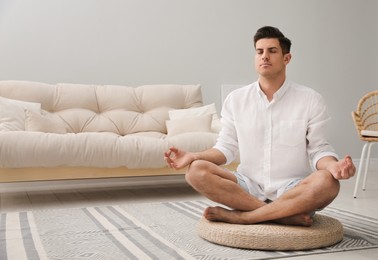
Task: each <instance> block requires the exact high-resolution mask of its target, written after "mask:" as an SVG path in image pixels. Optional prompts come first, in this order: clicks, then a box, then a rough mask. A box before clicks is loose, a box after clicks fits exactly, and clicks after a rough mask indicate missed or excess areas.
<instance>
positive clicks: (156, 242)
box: [107, 206, 184, 260]
mask: <svg viewBox="0 0 378 260" xmlns="http://www.w3.org/2000/svg"><path fill="white" fill-rule="evenodd" d="M107 208H108V209H109V210H110V211H111V212H112V213H114V215H116V216H117V217H118V218H120V219H122V220H123V221H124V222H126V223H127V224H128V225H130V226H133V227H135V228H136V231H137V232H138V233H140V234H141V235H142V236H143V237H144V238H146V239H147V240H149V241H150V242H151V243H152V244H154V245H155V246H156V247H157V248H159V249H160V250H162V251H164V252H165V253H167V255H168V256H170V257H173V259H183V260H184V258H183V257H181V256H180V254H179V253H177V251H176V250H174V249H173V248H171V247H168V246H167V245H166V244H164V243H162V242H161V241H160V240H158V239H156V238H155V237H153V236H152V235H151V234H150V233H149V232H148V231H146V230H144V229H143V228H141V227H139V226H138V225H136V224H135V223H134V222H133V221H132V220H130V219H129V218H127V217H126V216H125V215H123V214H121V213H120V212H119V211H117V210H116V209H115V208H114V207H112V206H108V207H107ZM115 225H117V226H118V227H120V228H121V226H120V225H118V224H116V223H115ZM145 249H146V250H147V251H149V250H148V249H147V248H145ZM150 256H151V257H155V258H156V259H161V257H160V256H159V257H156V256H155V255H153V254H151V255H150Z"/></svg>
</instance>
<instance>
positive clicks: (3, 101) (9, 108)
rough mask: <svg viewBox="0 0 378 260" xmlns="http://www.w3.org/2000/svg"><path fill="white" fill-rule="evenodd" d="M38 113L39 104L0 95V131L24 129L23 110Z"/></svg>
mask: <svg viewBox="0 0 378 260" xmlns="http://www.w3.org/2000/svg"><path fill="white" fill-rule="evenodd" d="M24 109H29V110H30V111H34V112H36V113H40V110H41V104H39V103H34V102H25V101H20V100H14V99H8V98H4V97H0V131H23V130H25V112H24Z"/></svg>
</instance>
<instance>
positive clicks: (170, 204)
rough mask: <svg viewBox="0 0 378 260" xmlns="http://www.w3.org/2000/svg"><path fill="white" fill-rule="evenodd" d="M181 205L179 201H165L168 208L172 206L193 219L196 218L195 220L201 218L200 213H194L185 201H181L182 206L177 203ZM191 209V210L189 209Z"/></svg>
mask: <svg viewBox="0 0 378 260" xmlns="http://www.w3.org/2000/svg"><path fill="white" fill-rule="evenodd" d="M175 204H177V205H180V204H179V203H171V202H164V203H163V205H164V206H166V207H168V208H171V209H173V210H175V211H177V212H179V213H181V214H183V215H185V216H187V217H189V218H191V219H194V220H198V219H199V216H198V214H193V212H192V211H191V210H190V208H189V207H187V206H185V205H184V204H183V203H181V205H182V207H178V206H177V205H175ZM185 209H186V210H185ZM188 209H189V210H188Z"/></svg>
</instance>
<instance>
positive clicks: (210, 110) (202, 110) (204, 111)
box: [168, 103, 222, 133]
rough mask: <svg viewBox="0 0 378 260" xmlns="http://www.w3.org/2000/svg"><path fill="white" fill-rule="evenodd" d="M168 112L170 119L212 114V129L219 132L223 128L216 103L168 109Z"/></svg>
mask: <svg viewBox="0 0 378 260" xmlns="http://www.w3.org/2000/svg"><path fill="white" fill-rule="evenodd" d="M168 114H169V119H183V118H188V117H196V116H203V115H211V116H212V122H211V131H212V132H216V133H218V132H219V131H220V130H221V128H222V125H221V122H220V119H219V116H218V114H217V109H216V107H215V104H214V103H213V104H210V105H206V106H202V107H195V108H187V109H175V110H170V111H168Z"/></svg>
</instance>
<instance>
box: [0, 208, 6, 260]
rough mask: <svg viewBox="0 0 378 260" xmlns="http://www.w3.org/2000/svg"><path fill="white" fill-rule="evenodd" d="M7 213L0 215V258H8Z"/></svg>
mask: <svg viewBox="0 0 378 260" xmlns="http://www.w3.org/2000/svg"><path fill="white" fill-rule="evenodd" d="M6 224H7V214H6V213H2V214H1V215H0V259H4V260H7V259H8V256H7V240H6Z"/></svg>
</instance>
